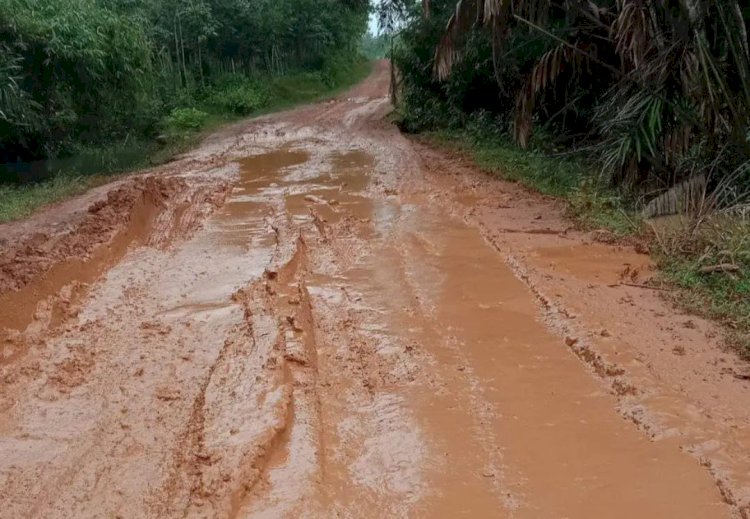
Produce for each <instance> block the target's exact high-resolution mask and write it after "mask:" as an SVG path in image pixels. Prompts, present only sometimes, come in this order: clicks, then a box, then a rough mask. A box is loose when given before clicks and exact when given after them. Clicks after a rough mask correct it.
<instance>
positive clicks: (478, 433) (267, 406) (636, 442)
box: [0, 64, 750, 518]
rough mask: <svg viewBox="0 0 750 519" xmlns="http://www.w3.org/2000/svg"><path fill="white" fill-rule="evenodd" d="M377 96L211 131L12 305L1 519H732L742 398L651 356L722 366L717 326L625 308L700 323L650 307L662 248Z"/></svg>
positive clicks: (381, 89) (376, 78)
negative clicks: (396, 125) (651, 279)
mask: <svg viewBox="0 0 750 519" xmlns="http://www.w3.org/2000/svg"><path fill="white" fill-rule="evenodd" d="M387 84H388V77H387V67H386V66H385V65H383V64H381V65H379V66H378V67H377V69H376V71H375V72H374V74H373V76H372V77H371V78H369V79H368V80H367V81H366V82H365V83H364V84H363V85H360V86H359V87H357V88H355V89H354V90H353V91H352V92H350V93H349V94H347V95H345V96H344V97H342V98H340V99H337V100H335V101H331V102H326V103H322V104H319V105H313V106H309V107H304V108H301V109H298V110H295V111H293V112H289V113H285V114H280V115H275V116H268V117H265V118H261V119H258V120H255V121H250V122H247V123H242V124H240V125H237V126H234V127H230V128H228V129H226V130H224V131H222V132H221V133H219V134H216V135H215V136H212V137H211V138H209V139H208V140H207V141H206V142H205V143H204V144H203V145H202V146H201V148H199V149H198V150H196V151H195V152H193V153H191V154H190V155H188V156H186V157H183V158H182V159H181V160H180V161H178V162H177V163H176V164H174V165H171V166H170V167H168V168H164V169H163V170H160V171H155V172H151V173H150V174H151V175H152V177H149V178H159V179H169V180H168V182H173V183H174V184H175V187H174V188H173V189H171V190H168V191H165V192H164V193H163V196H162V197H160V198H159V202H158V204H152V206H153V209H149V210H148V211H145V212H144V211H143V210H141V209H139V208H138V207H136V206H135V204H134V206H133V208H131V209H129V210H127V211H125V212H124V213H123V215H122V218H120V219H118V221H117V222H113V223H112V224H111V228H110V229H109V234H108V235H107V236H106V237H103V238H98V239H97V240H92V241H91V243H90V246H89V247H88V249H87V251H86V254H71V255H70V256H71V257H70V258H67V259H66V260H65V261H68V262H69V261H76V262H78V263H77V264H78V265H81V266H82V268H76V269H71V270H70V271H65V274H64V275H57V274H56V273H55V272H57V271H56V270H55V269H56V268H62V267H56V265H65V264H67V263H64V262H54V261H53V262H51V266H50V267H49V268H43V269H39V271H38V272H35V273H33V274H31V275H29V280H28V281H25V282H24V286H23V287H13V288H6V289H5V291H3V292H2V293H0V297H2V298H4V299H3V301H6V300H7V301H10V302H12V301H14V300H18V301H19V304H25V305H27V306H28V305H32V302H33V307H34V311H33V312H31V313H29V312H26V314H24V315H27V316H28V317H26V318H24V319H18V318H12V317H10V314H9V313H8V314H3V317H2V319H0V323H1V324H2V325H3V326H4V327H5V332H4V334H5V335H4V337H5V338H4V346H3V348H4V350H3V351H4V353H3V360H2V363H1V364H0V369H2V371H1V372H0V376H1V377H2V378H0V385H2V388H1V389H2V394H1V396H0V496H2V497H1V498H0V499H2V506H0V517H9V518H10V517H102V516H103V517H269V518H276V517H295V518H296V517H313V518H317V517H463V516H466V517H508V518H515V517H518V518H526V517H528V518H540V517H571V518H573V517H575V518H601V517H622V518H630V517H638V516H641V517H660V518H661V517H681V518H682V517H685V518H688V517H695V518H714V517H740V516H741V515H742V514H743V513H744V512H743V507H744V506H745V505H746V503H747V501H746V498H747V495H748V494H747V488H748V485H747V482H746V481H745V480H744V479H743V476H742V471H743V468H749V467H750V462H749V461H748V460H747V459H746V457H743V456H737V455H735V453H736V452H737V450H735V449H738V448H742V447H743V446H748V445H750V442H748V441H747V440H749V438H747V435H745V436H744V439H743V435H742V431H747V430H748V429H747V427H746V424H747V421H746V420H747V417H746V416H745V415H743V414H742V411H741V405H740V404H739V403H738V404H737V407H736V410H735V408H734V407H732V406H733V404H732V402H734V401H735V400H734V399H735V398H739V397H742V396H745V397H746V396H748V395H747V393H746V391H747V388H746V387H745V386H744V385H742V383H741V380H740V379H738V378H731V377H730V378H731V380H732V381H733V382H729V380H730V379H729V378H726V379H725V378H721V377H720V375H719V373H721V372H720V367H717V366H714V371H715V372H716V378H714V379H711V380H712V381H713V382H712V383H713V387H714V392H715V393H716V392H721V394H722V395H726V397H727V398H731V399H732V400H731V401H730V402H723V403H722V404H721V408H719V406H718V404H716V402H715V401H716V400H717V399H711V400H713V401H714V402H711V401H709V403H708V404H706V402H704V401H701V400H699V399H698V398H694V397H693V395H694V394H696V393H697V390H696V389H695V388H696V387H697V386H696V385H695V384H697V382H695V383H694V382H693V379H692V378H691V377H693V376H694V375H683V378H681V379H680V381H681V382H677V379H676V378H675V377H677V376H678V375H675V374H674V373H673V371H674V368H672V371H670V370H668V369H666V368H665V369H663V371H656V368H646V367H644V366H646V364H650V365H651V366H657V368H658V367H659V366H661V364H660V363H664V362H665V360H663V359H662V357H663V356H665V355H669V356H671V357H674V354H673V353H671V352H668V353H665V354H664V355H662V354H660V353H651V352H649V350H647V347H648V346H650V347H652V348H655V349H656V350H658V351H661V350H660V344H661V343H660V342H659V341H662V340H663V341H666V343H670V342H669V341H672V343H673V345H677V344H680V345H683V348H685V347H687V348H688V350H689V351H690V352H691V353H694V354H696V355H698V354H701V355H709V354H710V351H715V353H714V355H716V356H718V355H722V354H721V353H720V352H719V350H718V348H717V346H716V341H714V343H713V346H712V343H711V341H710V340H707V339H706V338H705V333H704V334H703V335H700V336H698V335H696V336H693V335H691V332H694V331H695V330H696V329H700V331H701V332H706V331H710V325H709V324H708V323H703V322H700V321H698V320H695V319H693V320H691V322H693V323H698V324H694V327H692V328H685V329H683V328H681V327H680V328H677V327H675V326H676V325H675V326H673V327H672V328H671V329H669V330H666V331H665V328H668V326H666V324H668V322H667V321H664V323H666V324H665V328H662V327H654V329H652V330H651V331H650V336H651V344H650V345H649V344H644V342H643V341H641V342H639V343H637V344H633V343H632V342H633V341H632V340H629V337H630V339H632V336H637V335H638V334H639V333H642V332H643V331H642V330H641V331H638V328H639V326H640V328H643V322H641V323H638V324H637V323H636V322H635V320H636V319H637V318H638V315H640V314H638V312H636V310H634V309H633V308H636V309H637V310H638V311H641V312H647V311H648V312H650V311H654V312H662V314H663V315H662V317H663V318H664V319H668V318H671V319H672V321H671V322H683V321H684V320H685V319H687V318H685V317H681V316H676V315H675V314H674V312H673V311H672V310H671V309H669V307H668V306H666V303H664V302H663V301H661V300H660V299H658V297H657V296H656V295H654V294H652V293H651V292H645V293H646V294H648V295H647V296H645V295H644V296H643V298H644V299H643V302H638V303H637V302H636V300H637V299H638V298H639V297H640V291H646V290H647V289H639V288H638V287H637V285H639V284H640V283H642V278H643V277H644V276H648V275H649V272H650V263H649V261H648V258H647V257H646V256H643V255H640V254H637V253H635V252H633V251H631V250H626V249H617V248H616V247H612V246H608V245H603V244H598V243H591V242H590V240H588V238H587V236H586V235H582V234H576V233H573V232H570V231H569V229H568V227H569V226H568V224H567V223H566V222H565V221H564V219H562V218H561V217H560V216H559V211H558V209H557V208H556V207H554V205H553V204H552V203H551V202H549V201H546V200H543V199H540V198H538V197H535V196H534V195H532V194H529V193H526V192H523V191H521V190H519V188H517V187H516V186H511V185H507V184H502V183H500V182H498V181H495V180H491V179H488V178H486V177H483V176H482V175H481V174H480V173H478V172H476V171H473V170H470V169H469V168H468V167H467V166H466V165H465V164H464V163H463V162H462V161H461V160H460V159H459V158H455V157H451V156H448V155H443V154H441V152H437V151H434V150H430V149H428V148H426V147H424V146H423V145H421V144H418V143H412V142H410V141H407V140H405V139H404V138H403V137H401V136H400V135H399V134H398V133H397V132H396V131H395V130H394V129H393V128H391V127H389V126H388V125H386V124H385V123H383V122H382V116H383V115H384V114H385V113H386V112H387V110H388V102H387ZM162 181H164V180H162ZM501 206H502V207H501ZM76 214H77V213H75V211H72V210H71V216H70V221H71V222H76V221H78V222H80V221H81V217H80V216H76ZM539 214H543V215H544V217H542V218H538V217H537V216H539ZM142 215H147V217H145V216H142ZM38 218H39V219H40V220H39V223H38V224H37V225H38V227H39V228H40V230H39V231H38V232H40V233H44V234H45V236H47V240H49V241H52V240H53V239H57V240H62V239H63V238H62V237H59V236H61V235H60V234H55V231H54V229H58V228H59V225H57V224H56V223H55V222H50V221H45V220H44V218H43V217H38ZM49 218H52V217H51V216H50V217H49ZM83 220H85V218H84V219H83ZM136 223H137V225H136ZM27 225H28V224H27ZM75 225H76V224H75V223H70V224H69V226H68V227H73V230H72V231H71V230H70V228H68V230H67V231H66V233H67V234H65V235H64V236H69V235H70V234H71V233H72V234H73V235H74V234H75ZM135 227H137V229H138V231H137V232H135V231H130V229H132V228H135ZM539 229H543V230H544V232H534V231H535V230H539ZM8 231H9V232H11V231H13V229H8ZM15 232H18V233H19V236H21V238H23V236H28V233H26V234H24V233H23V232H21V231H15ZM55 237H57V238H55ZM67 239H69V238H67ZM21 241H22V239H21ZM41 243H42V245H40V246H44V243H47V242H45V240H41ZM120 243H123V244H124V245H120ZM101 251H110V253H109V254H105V253H103V252H101ZM100 257H106V258H108V259H107V260H106V261H104V260H100V259H99V258H100ZM14 258H16V260H18V261H20V260H21V258H22V255H19V254H18V253H16V255H15V256H14ZM86 267H89V268H86ZM6 272H9V274H8V276H9V278H12V277H13V273H12V271H6ZM50 279H61V280H63V281H62V282H55V283H52V284H50V283H51V282H48V281H46V280H50ZM44 283H47V285H44ZM26 286H46V287H48V288H45V289H40V290H37V291H36V292H35V293H34V296H33V298H32V297H30V296H29V295H28V292H25V291H24V290H25V288H24V287H26ZM69 287H82V289H81V290H80V292H81V294H80V295H79V296H76V297H72V296H71V290H72V288H69ZM598 290H601V291H602V292H601V293H600V292H598ZM608 291H612V293H613V294H614V295H611V294H609V292H608ZM631 291H639V292H631ZM628 297H629V298H630V302H627V301H626V302H623V301H621V299H627V298H628ZM14 298H15V299H14ZM595 298H599V299H600V302H601V304H602V305H604V307H602V306H600V305H593V304H592V305H588V303H589V302H590V300H592V299H595ZM568 301H569V303H566V302H568ZM631 303H632V304H631ZM660 305H661V306H660ZM59 308H65V312H60V311H59V310H55V309H59ZM667 312H669V314H668V315H667ZM53 314H54V315H53ZM6 316H8V317H6ZM628 323H630V324H628ZM664 323H660V324H664ZM672 343H670V344H672ZM698 344H700V345H701V347H703V348H704V350H700V351H699V346H698ZM711 347H713V348H715V350H709V348H711ZM649 355H651V356H650V357H649ZM716 358H718V357H716ZM686 360H687V359H686ZM718 362H719V361H718V360H717V363H718ZM725 362H727V363H728V362H732V366H733V368H732V369H737V370H740V369H743V367H742V366H741V365H739V364H738V361H736V360H734V361H730V360H727V361H725ZM672 364H674V363H672ZM703 364H705V363H701V365H703ZM685 369H686V370H687V371H688V372H690V373H692V371H695V370H699V369H704V370H705V369H706V368H705V366H704V367H703V368H697V367H696V368H695V369H694V370H692V371H691V368H690V367H686V368H685ZM698 376H705V377H709V376H710V372H709V371H706V372H704V373H699V375H698ZM680 384H682V386H683V387H682V388H680ZM691 384H693V385H692V386H691ZM730 384H734V385H730ZM660 398H661V399H662V400H668V401H669V405H668V406H667V404H666V403H664V402H661V401H660V400H659V399H660ZM712 403H713V405H714V406H715V407H714V408H710V410H709V409H708V407H709V406H710V405H711V404H712ZM667 410H669V419H667V418H666V417H665V415H666V414H667ZM711 411H714V412H715V413H717V414H716V416H717V420H715V421H716V423H717V425H714V426H712V427H713V429H707V427H708V425H706V423H707V421H706V420H705V419H704V417H705V415H706V414H708V413H710V412H711ZM720 412H721V413H723V414H719V413H720ZM720 425H721V426H720ZM732 425H733V426H734V427H731V426H732ZM709 430H710V434H712V435H714V438H713V441H714V444H712V445H710V446H708V445H706V443H705V441H706V440H705V439H704V438H703V437H702V436H701V431H703V434H704V435H705V434H707V433H706V431H709ZM730 431H731V432H733V433H734V436H732V435H731V434H730Z"/></svg>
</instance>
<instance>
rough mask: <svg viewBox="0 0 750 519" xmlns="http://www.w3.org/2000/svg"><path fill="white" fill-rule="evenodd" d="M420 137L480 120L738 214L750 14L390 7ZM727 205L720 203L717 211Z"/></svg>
mask: <svg viewBox="0 0 750 519" xmlns="http://www.w3.org/2000/svg"><path fill="white" fill-rule="evenodd" d="M382 5H383V7H384V8H385V9H384V11H383V12H388V10H389V9H390V12H391V13H392V12H393V11H396V12H398V14H399V15H400V16H401V17H402V19H403V20H405V22H404V25H403V27H401V28H400V30H399V32H398V34H399V42H400V44H399V46H398V48H397V51H396V53H395V56H394V59H395V61H396V63H397V66H398V68H399V70H400V72H401V75H402V94H403V99H402V101H403V105H402V112H403V117H404V125H405V127H406V128H407V129H410V130H419V129H425V128H434V127H440V126H446V125H448V126H450V125H465V124H466V121H467V118H471V117H475V116H476V114H482V117H483V118H484V119H491V120H492V121H493V122H494V124H495V126H497V127H499V128H500V129H501V130H502V132H504V133H506V134H507V135H509V136H510V137H511V138H512V139H513V140H514V141H515V142H516V143H517V144H518V145H519V146H521V147H527V146H529V145H531V144H534V143H537V144H539V143H544V142H546V143H552V145H554V146H555V147H556V148H558V149H561V148H564V149H579V150H585V151H586V152H587V155H588V156H589V157H592V158H594V159H595V161H596V163H597V164H598V166H599V168H598V169H599V170H600V171H601V172H602V173H603V175H604V177H605V178H606V180H607V181H609V182H611V183H612V184H616V185H618V186H623V187H626V188H629V189H631V190H636V191H638V192H641V193H657V192H659V191H660V190H664V189H666V188H669V187H670V186H674V185H675V184H678V183H680V182H693V181H695V182H697V185H699V186H701V187H703V186H706V187H707V188H708V190H709V191H711V190H712V191H714V192H716V193H717V194H716V199H715V200H713V202H714V205H715V204H718V203H721V204H724V205H727V204H728V203H729V204H731V203H736V202H737V201H738V200H739V196H738V191H737V190H738V189H742V187H741V186H742V185H743V184H744V185H745V186H748V172H747V171H748V164H749V163H750V162H749V161H750V142H749V141H748V131H749V130H750V126H749V125H750V52H749V51H748V47H749V44H748V33H747V26H748V23H749V22H750V9H748V8H747V7H746V6H745V7H743V6H744V4H742V3H739V2H737V1H736V0H667V1H663V2H647V1H643V0H595V1H583V0H512V1H511V0H461V1H458V2H456V0H431V1H427V0H425V1H423V2H419V3H418V2H415V1H398V0H394V1H385V2H383V3H382ZM719 199H720V200H719Z"/></svg>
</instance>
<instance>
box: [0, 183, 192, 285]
mask: <svg viewBox="0 0 750 519" xmlns="http://www.w3.org/2000/svg"><path fill="white" fill-rule="evenodd" d="M184 186H185V182H184V181H183V180H182V179H176V178H159V177H146V178H138V179H135V180H133V181H132V182H130V183H128V184H126V185H123V186H120V187H118V188H116V189H113V190H112V191H110V192H109V193H108V194H107V199H106V200H102V201H99V202H96V203H94V204H92V205H91V206H90V207H89V208H88V214H87V215H86V216H85V217H84V218H83V219H82V220H81V221H80V222H79V223H78V224H77V225H75V226H73V227H68V228H67V229H65V230H64V231H63V232H62V233H58V234H51V233H50V234H46V233H36V234H31V235H28V236H27V237H25V238H22V239H21V240H20V241H18V242H16V243H13V244H9V245H8V246H7V248H6V249H5V250H3V251H2V252H0V294H5V293H7V292H11V291H18V290H20V289H22V288H23V287H25V286H27V285H28V284H29V283H31V282H32V281H33V280H35V279H36V278H38V277H40V276H42V275H44V274H45V273H46V272H48V271H49V270H50V269H51V268H52V267H53V266H54V265H55V264H57V263H59V262H61V261H68V260H71V259H83V260H85V259H87V258H88V257H89V256H90V255H91V253H92V251H93V250H94V249H95V248H97V247H98V246H100V245H102V244H106V243H109V242H111V241H112V240H113V238H114V237H115V236H116V235H117V234H118V232H120V231H123V230H126V229H127V231H128V232H129V233H132V234H135V235H139V234H142V233H143V231H145V228H144V225H145V224H147V222H148V221H149V220H150V219H151V218H152V217H153V215H154V214H155V213H156V212H158V211H159V210H160V209H161V208H163V207H164V202H165V200H166V199H168V198H169V197H170V196H172V195H173V194H174V193H175V192H177V191H179V190H181V189H182V188H184Z"/></svg>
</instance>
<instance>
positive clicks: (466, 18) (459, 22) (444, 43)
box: [435, 0, 484, 80]
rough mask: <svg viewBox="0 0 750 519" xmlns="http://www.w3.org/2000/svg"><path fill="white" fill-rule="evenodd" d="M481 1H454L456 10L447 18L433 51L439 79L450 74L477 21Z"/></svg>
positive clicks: (445, 77)
mask: <svg viewBox="0 0 750 519" xmlns="http://www.w3.org/2000/svg"><path fill="white" fill-rule="evenodd" d="M483 3H484V2H482V1H481V0H458V2H457V3H456V10H455V12H454V13H453V15H452V16H451V17H450V19H449V20H448V25H447V26H446V28H445V32H444V33H443V37H442V38H440V43H439V44H438V47H437V49H436V51H435V72H436V74H437V77H438V78H439V79H441V80H443V79H447V78H448V76H449V75H450V72H451V69H452V68H453V65H454V64H455V63H456V61H458V58H459V49H460V47H461V45H462V44H463V42H464V41H465V39H466V36H467V35H468V33H469V31H470V30H471V28H472V27H473V26H474V24H475V23H476V22H477V20H478V18H479V14H480V12H481V11H480V8H481V7H483V6H482V4H483Z"/></svg>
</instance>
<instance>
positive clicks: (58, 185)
mask: <svg viewBox="0 0 750 519" xmlns="http://www.w3.org/2000/svg"><path fill="white" fill-rule="evenodd" d="M368 10H369V6H368V3H367V1H366V0H324V1H323V2H320V1H312V0H274V1H270V0H260V1H257V2H256V1H254V2H246V1H244V0H168V1H161V0H158V1H157V0H6V1H3V2H0V221H7V220H11V219H14V218H19V217H23V216H27V215H28V214H30V213H31V212H32V211H33V210H34V209H35V208H37V207H39V206H40V205H43V204H45V203H49V202H51V201H55V200H58V199H60V198H64V197H66V196H70V195H71V194H75V193H77V192H80V191H83V190H85V189H86V188H87V187H89V186H90V185H92V183H95V182H97V181H101V180H97V178H99V177H100V176H101V175H105V174H111V173H115V172H121V171H124V170H128V169H133V168H137V167H145V166H149V165H153V164H158V163H161V162H164V161H166V160H169V159H170V158H171V157H172V156H174V155H175V154H176V153H178V152H180V151H184V150H185V149H187V148H189V147H190V146H191V145H194V144H195V142H196V141H197V139H198V138H199V136H200V135H201V134H202V133H203V132H205V131H207V130H210V129H212V128H215V127H216V126H218V125H220V124H223V123H226V122H228V121H232V120H236V119H239V118H242V117H246V116H249V115H256V114H259V113H263V112H266V111H272V110H278V109H283V108H286V107H289V106H292V105H294V104H297V103H301V102H307V101H312V100H315V99H318V98H321V97H323V96H326V95H331V94H333V93H335V92H337V91H340V90H341V89H343V88H345V87H347V86H350V85H351V84H353V83H356V82H357V81H358V80H360V79H362V78H363V77H364V76H365V75H366V74H367V72H368V71H369V63H368V62H367V61H366V59H365V58H363V57H362V56H361V53H360V51H361V46H362V44H361V41H362V35H363V34H364V32H365V29H366V24H367V16H368Z"/></svg>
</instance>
